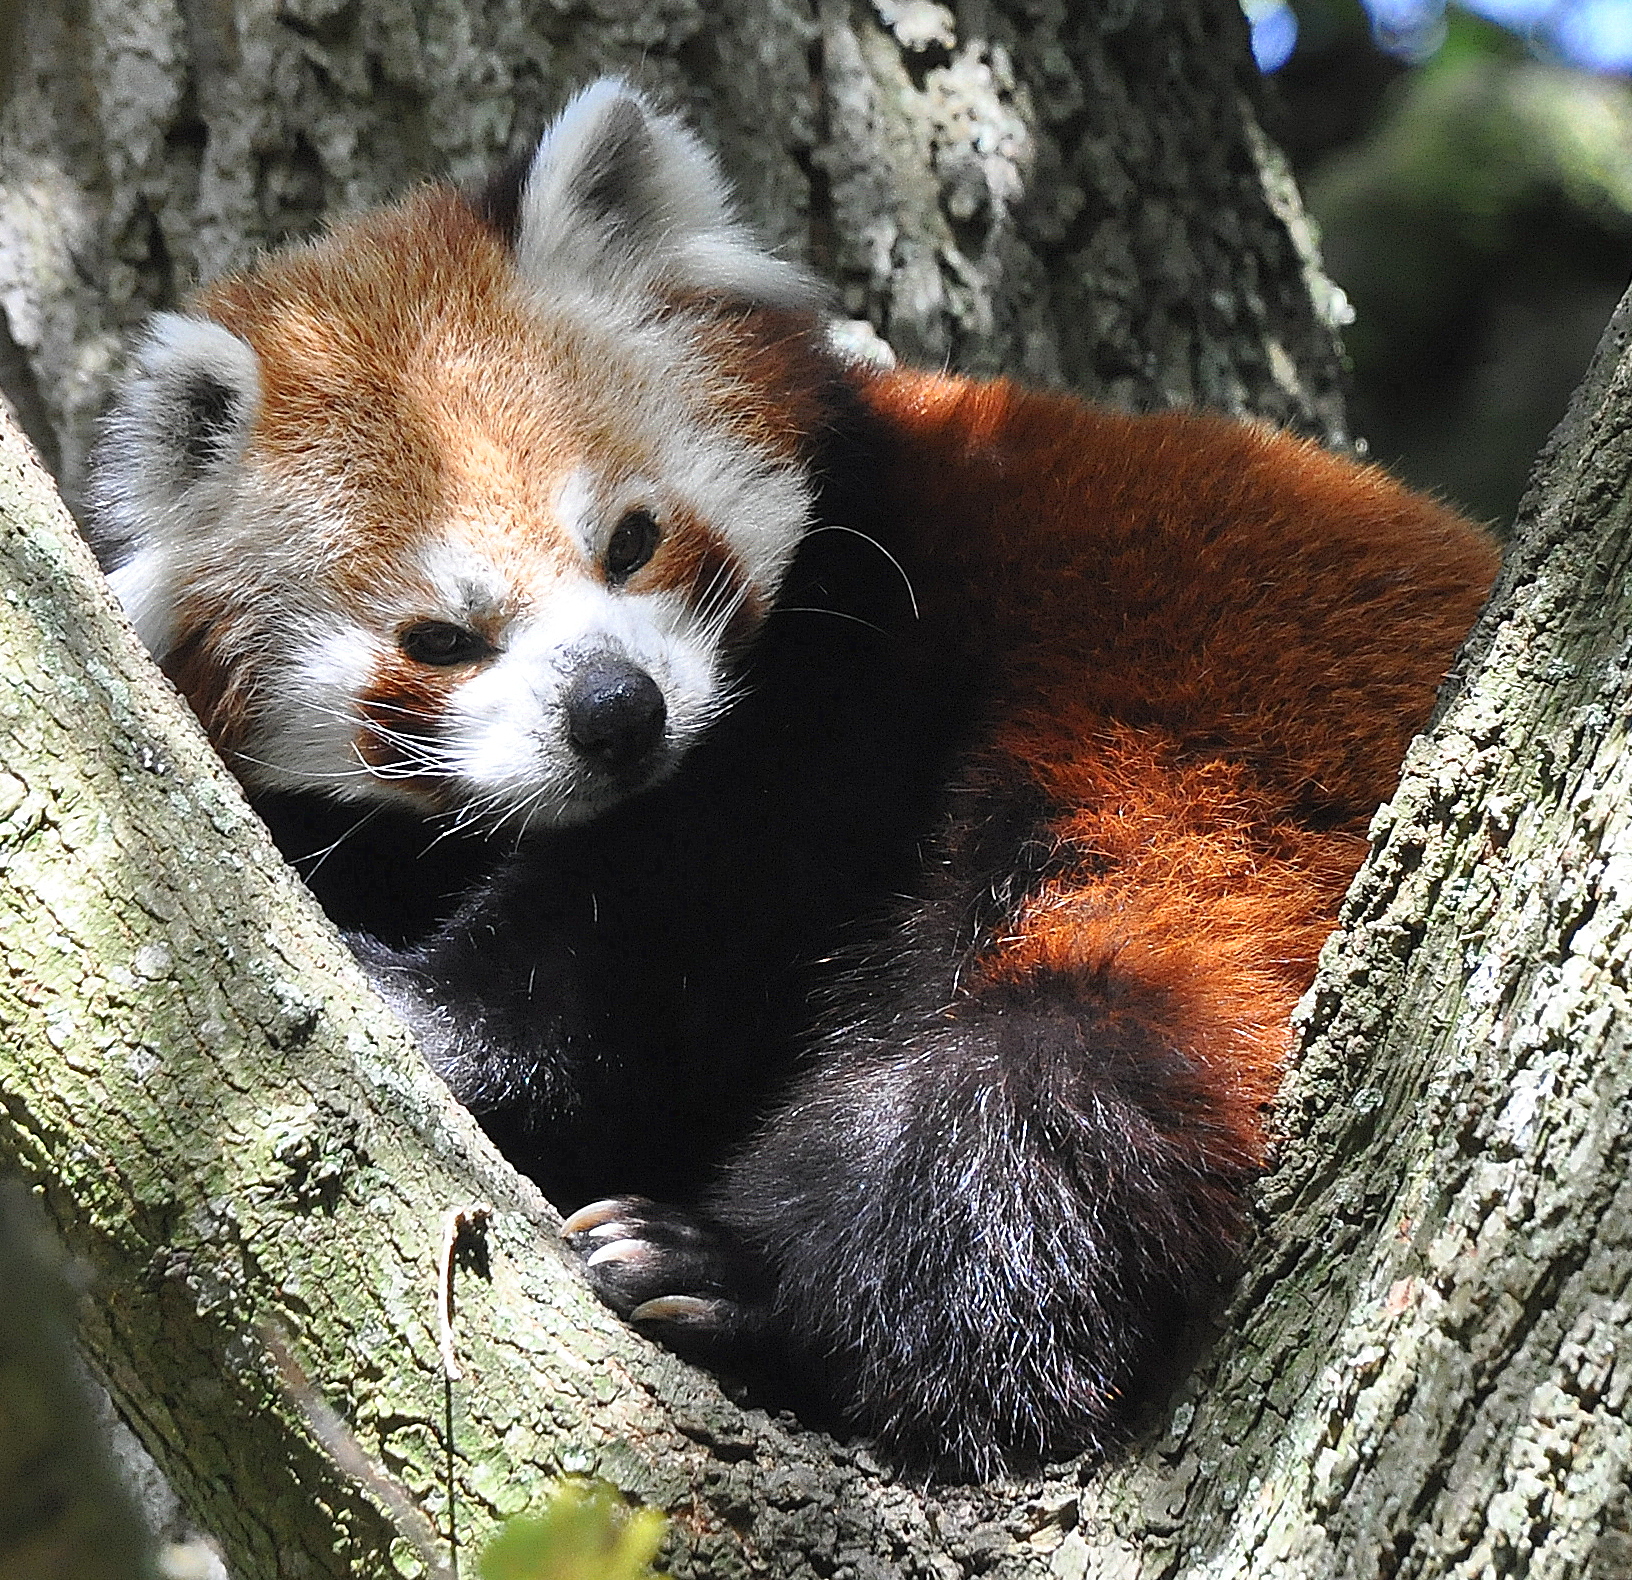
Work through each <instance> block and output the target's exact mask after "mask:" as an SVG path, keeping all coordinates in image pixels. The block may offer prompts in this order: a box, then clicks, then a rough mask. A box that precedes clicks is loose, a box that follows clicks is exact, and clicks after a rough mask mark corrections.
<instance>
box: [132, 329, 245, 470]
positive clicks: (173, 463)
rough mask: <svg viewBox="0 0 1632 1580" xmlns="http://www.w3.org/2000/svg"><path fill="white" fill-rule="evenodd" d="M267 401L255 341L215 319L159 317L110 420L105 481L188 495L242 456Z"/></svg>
mask: <svg viewBox="0 0 1632 1580" xmlns="http://www.w3.org/2000/svg"><path fill="white" fill-rule="evenodd" d="M260 400H261V365H260V359H259V358H258V357H257V356H256V355H255V352H254V350H253V349H252V348H251V346H250V345H249V342H248V341H246V340H241V339H240V338H239V337H238V336H237V335H235V334H233V332H232V331H231V330H230V329H226V328H223V327H222V325H220V324H218V323H215V322H214V321H213V320H211V319H208V318H189V317H184V316H183V315H182V314H180V313H156V314H155V315H154V316H153V318H152V319H151V320H150V321H149V322H148V325H147V329H146V331H145V332H144V334H143V335H142V338H141V340H139V341H138V342H137V344H136V347H135V349H134V351H133V353H132V356H131V368H130V372H129V373H128V374H127V375H126V377H125V381H124V384H123V385H122V386H121V388H120V390H119V395H118V399H117V401H116V402H115V404H114V407H113V410H112V412H111V413H110V414H109V416H108V421H107V428H106V433H105V436H104V440H103V452H104V453H103V457H102V463H101V471H102V474H103V477H104V479H105V480H107V481H110V482H112V483H113V484H114V485H115V486H117V487H120V488H121V489H128V488H131V487H133V486H134V487H140V488H142V489H143V490H144V491H145V490H147V489H153V488H158V489H168V491H170V492H171V493H176V492H180V491H181V490H183V489H186V488H188V487H190V486H192V485H193V484H195V483H197V482H199V481H200V480H201V479H202V478H204V477H205V476H207V475H208V474H210V473H211V472H213V471H216V470H217V469H219V468H220V467H221V466H222V465H224V464H225V463H227V462H229V461H234V460H236V459H237V458H238V457H239V455H241V454H242V452H243V446H244V440H245V439H246V438H247V437H248V434H249V429H250V426H251V425H252V424H253V422H254V420H255V413H256V411H257V409H258V408H259V406H260Z"/></svg>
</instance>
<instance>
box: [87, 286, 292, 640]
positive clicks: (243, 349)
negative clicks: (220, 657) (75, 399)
mask: <svg viewBox="0 0 1632 1580" xmlns="http://www.w3.org/2000/svg"><path fill="white" fill-rule="evenodd" d="M260 398H261V375H260V360H259V359H258V358H257V357H256V355H255V352H254V350H253V349H252V348H251V347H250V345H249V343H248V342H247V341H244V340H241V339H240V338H239V337H238V336H237V335H235V334H233V333H232V331H231V330H229V329H226V328H224V327H223V326H222V325H220V324H217V323H214V322H213V321H211V320H210V319H206V318H189V317H184V316H183V315H182V314H180V313H159V314H156V315H155V316H154V318H153V319H152V320H151V321H150V322H149V324H148V326H147V329H146V331H145V332H144V334H143V336H142V338H141V340H140V341H139V342H138V343H137V345H136V347H135V349H134V351H133V353H132V357H131V367H130V371H129V372H128V373H127V374H126V376H125V380H124V383H123V384H122V386H121V387H120V389H119V391H118V395H117V397H116V399H115V401H114V405H113V408H112V409H111V410H110V412H109V413H108V416H107V419H106V422H105V423H104V425H103V431H102V438H101V442H100V443H99V444H98V446H97V451H96V456H95V461H94V470H93V474H92V478H91V489H90V496H91V497H90V504H91V511H92V515H91V523H90V538H91V542H92V546H93V547H94V548H95V549H96V551H97V556H98V558H99V559H100V560H101V561H102V564H103V567H104V569H106V570H108V572H109V579H110V580H111V581H112V583H113V585H114V590H115V591H116V592H117V593H118V594H119V598H120V601H121V602H122V603H123V604H124V606H125V609H126V612H127V613H128V614H129V615H130V617H131V620H132V621H133V622H134V624H135V626H136V628H137V630H138V631H140V632H141V634H142V638H143V640H144V641H145V642H146V643H147V645H148V646H149V647H150V648H151V649H152V650H153V651H154V652H155V653H156V654H160V655H162V653H163V651H164V649H165V647H166V646H167V645H168V625H169V619H170V594H169V591H168V584H169V580H170V577H169V575H168V574H167V572H166V569H165V567H166V563H167V561H168V560H169V558H170V556H171V555H172V554H173V553H174V552H175V551H176V550H177V549H178V548H179V547H180V546H181V545H183V544H185V543H186V542H187V541H188V540H189V539H190V538H191V537H193V536H194V534H195V533H196V532H197V530H198V528H199V527H200V525H201V524H202V523H203V521H204V520H205V519H206V518H207V517H210V516H212V515H213V514H214V513H215V511H216V510H218V509H219V507H220V503H221V499H220V495H221V490H222V488H223V487H226V486H230V483H231V480H232V473H233V470H234V463H236V462H237V460H238V459H239V458H240V457H241V456H242V454H243V449H244V444H245V441H246V440H247V438H248V436H249V430H250V427H251V426H252V425H253V423H254V421H255V414H256V411H257V410H258V409H259V406H260Z"/></svg>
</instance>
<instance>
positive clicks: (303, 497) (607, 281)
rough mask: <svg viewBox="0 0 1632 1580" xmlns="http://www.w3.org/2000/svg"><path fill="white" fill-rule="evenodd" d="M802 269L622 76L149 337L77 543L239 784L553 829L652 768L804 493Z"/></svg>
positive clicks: (682, 731)
mask: <svg viewBox="0 0 1632 1580" xmlns="http://www.w3.org/2000/svg"><path fill="white" fill-rule="evenodd" d="M813 305H814V292H813V289H812V287H811V285H810V283H809V281H808V280H807V278H806V277H805V276H804V275H803V274H802V273H801V272H800V271H799V270H798V269H796V268H795V267H793V266H792V265H790V264H788V263H785V262H783V261H781V260H779V259H777V258H775V257H773V256H772V255H771V254H769V253H768V252H766V251H765V250H764V249H762V248H761V247H759V246H758V245H756V244H755V242H754V240H753V239H752V237H751V236H750V235H749V234H748V232H747V231H746V230H745V228H744V227H743V226H742V225H740V224H739V223H738V222H737V221H736V220H735V219H734V218H733V216H732V212H731V208H730V203H729V198H728V195H727V193H726V190H725V187H724V183H723V181H722V179H721V177H720V175H719V172H718V171H717V169H716V167H715V165H714V162H713V160H712V159H711V157H710V156H709V155H708V153H707V152H706V151H705V150H704V149H703V148H702V147H701V146H700V145H699V144H698V143H697V141H696V140H695V138H693V136H692V135H691V133H690V132H688V131H687V130H686V129H685V128H684V127H683V126H681V125H680V124H679V123H678V122H676V121H674V120H673V119H671V118H669V117H667V116H665V115H661V114H658V113H656V112H655V111H654V110H652V109H651V107H650V106H649V105H648V104H647V103H646V102H645V101H644V100H643V99H641V98H640V97H639V96H638V95H637V94H635V93H634V92H633V91H631V90H630V89H629V88H628V87H626V86H625V85H623V84H622V83H619V82H615V81H607V82H601V83H598V84H596V85H595V86H594V87H592V88H590V89H588V90H587V91H586V92H584V93H583V94H581V95H580V96H579V97H578V98H577V99H576V100H575V101H574V102H573V103H572V104H571V105H570V106H569V107H568V109H567V110H566V111H565V113H564V114H563V115H562V116H561V118H560V119H559V120H558V121H557V122H556V124H555V125H554V126H553V127H552V128H551V129H550V130H549V132H548V133H547V134H546V135H545V137H544V139H543V141H542V143H541V144H540V146H539V148H538V150H537V152H536V154H535V155H534V156H533V158H532V160H531V162H530V164H529V165H528V166H527V167H526V168H525V170H524V171H522V172H520V173H519V175H518V178H517V179H516V180H514V181H512V182H511V184H510V187H509V189H508V191H506V190H505V189H504V188H503V187H502V186H495V187H494V188H491V189H490V190H489V192H488V193H487V194H484V195H483V196H482V197H479V198H474V199H473V198H470V197H467V196H464V195H461V194H460V193H457V192H455V191H453V190H451V189H447V188H428V189H425V190H424V191H421V192H419V193H417V194H415V195H414V196H411V197H410V198H408V199H407V200H406V201H405V202H404V203H402V204H401V205H400V206H398V207H396V208H392V209H389V210H386V211H383V212H381V213H378V214H375V215H373V216H370V217H368V218H365V219H363V220H360V221H358V222H355V223H353V224H350V225H347V226H344V227H341V228H339V229H337V230H335V231H334V232H333V233H332V234H331V235H329V236H327V237H325V238H324V239H322V240H320V241H318V242H316V243H314V244H312V245H310V246H305V247H300V248H296V249H293V250H291V251H288V252H285V253H283V254H281V255H277V256H274V257H272V258H271V259H269V260H268V261H266V262H265V263H263V264H262V265H260V266H258V267H256V268H255V269H253V270H251V271H249V272H248V273H246V274H243V275H240V276H236V277H232V278H229V279H227V280H224V281H222V282H219V283H218V284H216V285H214V286H211V287H209V288H207V289H206V290H204V291H203V292H201V293H200V295H199V296H198V297H197V298H196V300H195V301H194V302H193V303H192V304H191V306H190V308H189V311H188V312H186V313H185V314H164V315H161V316H160V317H159V318H157V319H156V320H155V321H154V323H153V324H152V325H151V327H150V328H149V330H148V331H147V334H146V337H145V338H144V340H143V341H142V343H141V344H140V346H139V347H138V349H137V352H136V356H135V366H134V369H133V371H132V372H131V373H130V375H129V376H128V378H127V381H126V383H125V385H124V387H123V389H122V391H121V392H120V395H119V398H118V401H117V404H116V406H115V409H114V411H113V413H112V415H111V416H110V418H109V421H108V425H107V431H106V436H105V439H104V442H103V445H102V449H101V455H100V462H99V469H98V477H97V482H96V485H95V491H96V513H97V525H96V527H95V529H94V530H95V535H96V537H97V539H98V543H99V547H100V549H101V551H102V554H103V558H104V562H105V563H107V564H108V565H109V566H110V574H111V579H112V581H113V584H114V587H115V589H116V590H117V592H118V594H119V596H120V598H121V599H122V601H123V602H124V605H125V607H126V609H127V610H128V611H129V613H130V615H131V618H132V619H133V621H134V622H135V624H136V626H137V629H138V630H139V631H140V633H141V635H142V637H143V639H144V640H145V641H146V643H147V644H148V646H149V647H150V648H151V649H152V651H153V653H154V654H155V655H156V656H157V657H158V658H159V659H160V660H161V661H162V662H163V663H164V665H165V667H166V669H167V671H168V672H169V673H170V674H171V676H172V677H173V678H174V679H175V681H176V682H177V684H178V685H179V686H180V687H181V689H182V690H183V691H184V692H185V693H186V694H187V696H188V698H189V699H190V701H191V702H192V703H193V706H194V708H195V709H196V710H197V712H198V713H199V716H200V717H201V718H202V719H203V721H204V723H205V725H206V727H207V728H208V729H209V731H210V733H211V735H212V737H213V738H214V740H215V742H216V744H217V746H218V747H219V748H220V749H221V750H222V751H223V753H224V754H225V755H226V756H227V757H228V759H229V761H231V762H232V764H233V766H234V767H235V769H236V770H237V771H238V773H239V775H240V777H241V778H243V779H244V780H245V781H246V782H247V783H248V784H250V785H251V786H253V787H256V788H268V789H301V790H316V791H320V792H324V793H327V794H330V795H334V796H338V797H342V798H346V799H362V800H366V799H376V800H386V801H393V802H398V803H407V804H411V805H415V806H418V807H420V808H421V809H423V810H426V811H438V812H448V813H451V814H453V815H455V816H457V817H460V818H463V819H468V820H470V821H473V822H480V823H483V824H487V825H490V826H492V825H504V824H508V825H509V826H512V827H515V826H518V825H519V826H527V825H532V824H551V823H556V824H561V823H574V822H581V821H583V820H585V819H587V818H590V817H593V816H594V815H595V814H596V813H598V812H599V811H601V810H603V809H604V808H606V807H608V806H610V805H612V804H614V803H616V802H617V801H619V800H621V799H622V798H624V797H625V796H627V795H629V794H631V793H632V792H634V791H636V790H638V789H640V788H643V787H644V786H646V785H649V784H651V783H654V782H655V781H657V780H658V779H660V778H662V777H663V775H664V774H665V773H666V772H667V771H668V770H669V769H671V768H672V767H673V766H674V764H675V763H676V762H678V760H679V759H680V757H681V756H682V755H683V754H684V752H685V751H686V749H687V747H688V745H690V744H691V742H693V741H694V740H695V739H696V737H697V735H698V734H699V732H700V731H702V730H703V729H704V728H705V727H706V726H707V725H708V723H709V722H710V720H711V719H713V718H714V717H715V716H716V715H717V714H718V713H719V711H720V709H721V708H722V707H723V706H725V704H726V702H727V700H728V695H729V691H730V687H731V684H732V674H733V658H734V656H735V655H736V654H737V653H738V651H739V650H740V649H741V647H742V644H743V643H744V642H745V641H746V640H747V639H748V638H749V637H751V636H752V634H753V632H754V631H755V629H756V628H757V626H758V624H759V622H760V621H761V620H762V619H763V618H764V616H765V614H766V612H767V610H768V609H769V607H770V604H771V601H772V599H773V598H774V596H775V593H776V591H777V588H778V585H779V583H780V580H781V578H782V575H783V573H784V572H785V570H786V568H787V566H788V563H789V561H790V559H791V558H792V555H793V553H794V550H795V548H796V547H797V545H798V543H799V540H800V538H801V536H802V534H803V533H804V531H805V529H806V526H807V519H808V516H809V512H810V507H811V479H810V457H809V455H808V451H807V442H808V438H809V436H810V434H811V433H812V432H813V431H815V430H817V429H818V428H819V427H820V426H821V410H820V401H821V387H822V385H823V382H824V380H825V379H826V377H827V363H826V360H825V357H824V354H823V352H822V350H821V344H820V335H819V333H818V331H817V322H816V318H815V315H814V313H813V311H812V308H813Z"/></svg>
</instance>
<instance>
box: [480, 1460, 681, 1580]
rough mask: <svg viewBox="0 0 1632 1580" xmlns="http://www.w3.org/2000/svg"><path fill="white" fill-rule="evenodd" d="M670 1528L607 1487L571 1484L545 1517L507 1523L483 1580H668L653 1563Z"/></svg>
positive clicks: (493, 1544)
mask: <svg viewBox="0 0 1632 1580" xmlns="http://www.w3.org/2000/svg"><path fill="white" fill-rule="evenodd" d="M667 1528H668V1521H667V1520H665V1519H664V1518H663V1516H662V1515H661V1514H659V1513H658V1512H657V1511H656V1510H655V1509H631V1508H630V1507H629V1505H628V1504H626V1503H625V1502H624V1501H623V1499H622V1497H621V1496H619V1494H618V1492H617V1490H616V1489H615V1488H613V1487H610V1486H608V1485H607V1484H606V1483H605V1482H604V1481H566V1482H563V1483H562V1484H561V1487H560V1490H559V1491H557V1492H556V1494H555V1496H554V1497H553V1498H551V1500H550V1502H549V1503H548V1505H546V1507H545V1509H544V1511H543V1513H541V1514H518V1515H516V1516H515V1517H514V1518H513V1519H509V1520H506V1521H505V1522H504V1524H503V1525H501V1526H500V1527H499V1529H498V1530H497V1531H496V1532H495V1533H494V1535H493V1537H492V1539H491V1540H490V1541H489V1542H488V1543H487V1545H486V1546H485V1547H483V1548H482V1552H481V1556H480V1558H479V1559H478V1560H477V1570H478V1573H479V1574H480V1576H481V1580H664V1577H663V1576H662V1575H659V1574H658V1573H657V1572H656V1571H655V1570H654V1569H653V1568H652V1567H651V1564H652V1559H653V1558H655V1557H656V1556H657V1549H658V1547H659V1546H660V1545H661V1544H662V1541H663V1533H664V1531H665V1530H666V1529H667Z"/></svg>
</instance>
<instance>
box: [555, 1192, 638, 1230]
mask: <svg viewBox="0 0 1632 1580" xmlns="http://www.w3.org/2000/svg"><path fill="white" fill-rule="evenodd" d="M646 1205H647V1202H646V1198H645V1197H644V1196H608V1197H606V1198H604V1199H603V1200H601V1201H592V1202H590V1203H588V1205H586V1206H583V1207H580V1208H579V1209H578V1210H577V1212H575V1213H573V1215H572V1216H571V1217H570V1218H568V1219H567V1220H566V1221H565V1222H564V1223H563V1224H562V1225H561V1238H562V1239H563V1240H570V1239H572V1238H573V1237H574V1236H575V1235H580V1234H587V1233H588V1232H589V1231H590V1230H591V1229H598V1228H599V1227H600V1226H601V1225H602V1224H604V1223H611V1222H612V1221H613V1220H614V1219H616V1218H622V1217H624V1216H626V1215H627V1214H628V1211H629V1209H630V1208H631V1207H643V1206H646Z"/></svg>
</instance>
